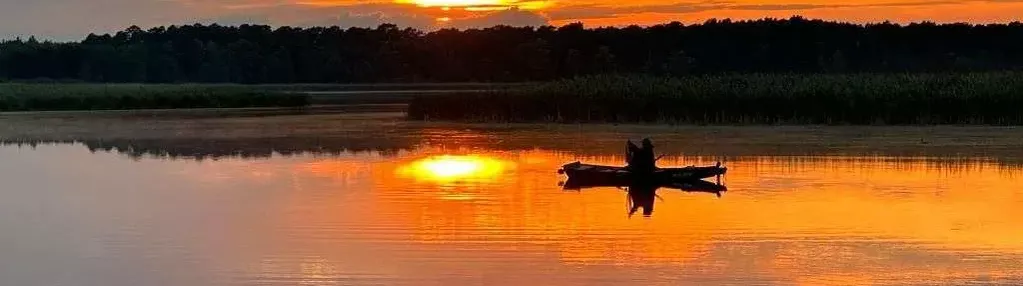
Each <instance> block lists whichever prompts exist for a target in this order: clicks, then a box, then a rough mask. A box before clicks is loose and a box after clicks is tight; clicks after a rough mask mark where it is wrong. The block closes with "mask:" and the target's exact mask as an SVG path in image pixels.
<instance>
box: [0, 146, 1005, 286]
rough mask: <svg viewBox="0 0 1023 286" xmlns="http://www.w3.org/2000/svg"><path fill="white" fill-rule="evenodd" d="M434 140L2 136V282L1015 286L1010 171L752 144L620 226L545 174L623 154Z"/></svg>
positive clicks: (616, 197)
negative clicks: (353, 145)
mask: <svg viewBox="0 0 1023 286" xmlns="http://www.w3.org/2000/svg"><path fill="white" fill-rule="evenodd" d="M459 132H461V133H459ZM455 133H458V134H462V135H464V131H458V132H456V131H451V134H455ZM436 134H440V135H439V136H436V138H433V139H432V140H431V144H416V145H413V146H412V147H409V148H403V149H400V150H397V151H358V152H354V151H353V152H339V153H334V154H329V153H317V152H308V153H305V154H297V155H287V156H285V155H280V154H277V155H273V156H269V157H259V158H243V157H238V156H222V157H218V158H217V159H210V158H207V159H204V160H196V159H194V158H189V157H187V156H184V157H178V156H173V157H171V156H141V157H137V158H136V157H133V156H129V155H128V153H131V152H130V151H127V152H105V151H102V150H98V151H97V152H90V150H89V149H90V148H86V147H84V146H82V145H81V144H74V145H71V144H67V145H53V144H44V145H40V146H37V147H35V148H32V147H28V146H21V147H18V146H5V147H0V182H2V190H0V284H2V285H27V286H31V285H679V284H735V285H751V284H783V285H796V284H799V285H826V284H833V285H866V284H971V283H989V284H1019V283H1023V190H1021V188H1020V186H1021V182H1023V171H1021V169H1020V168H1019V167H1018V166H1017V165H1014V164H1007V163H1004V162H1001V161H999V160H995V159H990V158H980V157H967V158H958V159H955V160H950V159H938V158H929V157H886V156H839V155H833V156H777V155H773V154H772V153H771V152H766V151H765V152H764V153H763V154H761V155H758V156H743V157H737V158H729V159H727V160H726V162H725V163H726V164H727V165H728V166H729V167H730V169H731V171H730V173H729V174H728V175H727V176H726V177H725V178H724V184H725V185H727V187H728V192H726V193H723V194H722V195H721V196H720V197H718V196H716V195H714V194H709V193H700V192H682V191H677V190H667V189H662V190H660V191H659V193H658V194H659V196H660V198H659V199H658V200H657V201H656V208H655V211H654V212H653V215H652V216H650V217H644V216H642V215H637V216H632V217H630V216H629V215H628V213H627V211H628V209H627V207H628V202H629V200H628V198H627V196H626V193H625V192H623V191H621V190H617V189H614V188H597V189H587V190H582V191H565V190H562V188H561V187H559V185H558V184H559V182H560V181H562V180H564V178H563V177H561V176H559V175H558V174H557V173H556V172H555V171H556V169H557V167H558V166H560V165H562V164H564V163H568V162H572V161H576V160H582V161H585V162H593V163H604V164H615V165H618V164H621V162H622V160H623V159H622V157H621V156H620V154H618V151H620V150H618V149H621V148H617V147H616V148H597V147H592V148H591V147H589V146H587V145H586V144H585V143H586V142H578V143H576V145H575V147H573V148H569V149H571V150H566V148H547V147H546V146H542V145H543V144H539V143H538V144H537V145H538V146H534V147H532V148H524V147H523V148H501V150H495V149H489V148H487V147H485V146H478V145H477V146H473V147H464V146H467V145H464V144H461V143H459V142H461V141H459V140H464V139H465V137H464V136H462V137H459V136H441V135H443V134H445V132H444V131H443V130H440V131H437V133H436ZM655 135H656V134H655ZM493 136H497V137H496V138H495V137H489V139H488V140H498V141H500V140H503V139H505V138H503V137H501V136H505V137H509V138H510V137H515V138H514V140H517V141H519V142H530V140H533V139H531V138H529V136H537V139H536V140H537V142H539V141H541V139H539V138H540V137H542V136H543V134H542V133H536V132H533V133H528V134H527V135H517V134H516V133H502V134H498V135H493ZM655 138H656V136H655ZM445 143H446V144H445ZM670 143H671V142H670V141H667V142H662V143H661V144H670ZM253 144H257V145H258V143H253ZM527 145H528V144H527ZM616 146H617V145H616ZM92 149H97V148H92ZM100 149H102V148H100ZM122 151H123V150H122ZM719 159H721V158H720V157H714V156H699V157H697V156H686V155H681V154H680V155H677V156H671V157H669V158H668V159H665V160H667V161H666V162H664V163H662V165H689V164H711V163H713V162H714V161H716V160H719Z"/></svg>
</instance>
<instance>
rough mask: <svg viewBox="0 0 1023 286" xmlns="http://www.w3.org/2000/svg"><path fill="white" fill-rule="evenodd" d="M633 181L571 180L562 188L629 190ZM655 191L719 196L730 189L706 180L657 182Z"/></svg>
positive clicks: (576, 189) (573, 189)
mask: <svg viewBox="0 0 1023 286" xmlns="http://www.w3.org/2000/svg"><path fill="white" fill-rule="evenodd" d="M631 183H633V182H631V181H629V180H619V181H617V182H616V181H613V180H587V179H580V178H569V179H568V181H566V182H564V183H563V184H562V188H564V189H565V190H571V191H581V190H584V189H591V188H604V187H614V188H627V187H630V185H631ZM654 187H655V189H661V188H665V189H676V190H680V191H684V192H688V193H711V194H718V195H720V193H722V192H727V191H728V188H727V187H725V186H724V185H720V184H715V183H711V182H707V181H704V180H667V181H661V182H656V183H655V184H654Z"/></svg>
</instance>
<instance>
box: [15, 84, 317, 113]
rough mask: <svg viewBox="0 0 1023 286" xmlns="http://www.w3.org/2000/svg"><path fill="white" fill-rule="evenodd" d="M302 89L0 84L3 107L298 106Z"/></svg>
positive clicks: (304, 100)
mask: <svg viewBox="0 0 1023 286" xmlns="http://www.w3.org/2000/svg"><path fill="white" fill-rule="evenodd" d="M308 104H309V97H308V96H307V95H304V94H297V93H286V92H282V91H271V90H266V89H261V88H256V87H248V86H240V85H190V84H183V85H169V84H168V85H148V84H16V83H11V84H0V111H44V110H117V109H176V108H241V107H297V106H305V105H308Z"/></svg>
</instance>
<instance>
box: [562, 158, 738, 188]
mask: <svg viewBox="0 0 1023 286" xmlns="http://www.w3.org/2000/svg"><path fill="white" fill-rule="evenodd" d="M727 172H728V168H725V167H721V164H720V163H718V165H717V166H707V167H696V166H689V167H684V168H657V169H655V170H654V172H653V173H652V174H649V175H645V176H643V177H637V176H636V175H637V174H633V172H631V171H629V170H628V169H626V168H625V167H614V166H601V165H590V164H583V163H581V162H573V163H570V164H566V165H564V166H562V167H561V169H560V170H558V173H559V174H565V175H568V178H569V179H570V180H571V179H577V180H580V181H586V182H599V183H601V184H616V183H619V182H621V183H625V184H626V185H627V184H628V183H629V182H630V181H631V180H635V179H642V180H652V181H656V182H664V183H669V182H677V181H695V180H702V179H706V178H711V177H715V176H721V175H724V174H725V173H727Z"/></svg>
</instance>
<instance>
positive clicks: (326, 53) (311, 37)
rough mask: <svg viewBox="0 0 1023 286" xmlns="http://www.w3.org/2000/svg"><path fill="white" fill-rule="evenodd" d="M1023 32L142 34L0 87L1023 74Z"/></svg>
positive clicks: (388, 28)
mask: <svg viewBox="0 0 1023 286" xmlns="http://www.w3.org/2000/svg"><path fill="white" fill-rule="evenodd" d="M1021 67H1023V24H1021V23H1019V22H1014V23H1010V24H988V25H971V24H935V23H927V22H924V23H914V24H909V25H899V24H891V23H880V24H868V25H857V24H850V23H838V22H827V21H821V20H808V19H804V18H800V17H794V18H791V19H781V20H779V19H763V20H755V21H730V20H711V21H707V22H705V23H702V24H697V25H684V24H681V23H677V22H676V23H671V24H666V25H657V26H651V27H638V26H632V27H625V28H594V29H587V28H585V27H584V26H583V25H582V24H571V25H567V26H563V27H540V28H530V27H525V28H516V27H506V26H498V27H494V28H487V29H472V30H465V31H459V30H439V31H434V32H429V33H427V32H422V31H418V30H414V29H401V28H399V27H397V26H394V25H381V26H379V27H377V28H374V29H367V28H349V29H342V28H338V27H330V28H323V27H319V28H295V27H280V28H276V29H274V28H271V27H269V26H255V25H242V26H238V27H225V26H219V25H211V26H203V25H191V26H170V27H157V28H152V29H149V30H143V29H140V28H138V27H131V28H129V29H126V30H124V31H121V32H118V33H116V34H114V35H90V36H88V37H87V38H86V39H84V40H83V41H81V42H75V43H52V42H39V41H37V40H35V39H28V40H15V41H7V42H4V43H2V44H0V79H8V80H35V79H60V80H80V81H89V82H153V83H169V82H235V83H351V82H467V81H482V82H511V81H538V80H551V79H558V78H567V77H573V76H578V75H586V74H598V73H611V72H620V73H646V74H659V75H665V74H667V75H684V74H692V73H721V72H800V73H821V72H828V73H838V72H925V71H926V72H945V71H989V70H1019V69H1021Z"/></svg>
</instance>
